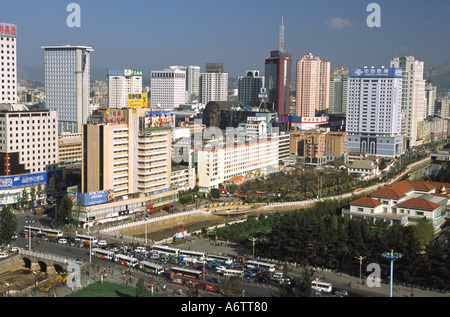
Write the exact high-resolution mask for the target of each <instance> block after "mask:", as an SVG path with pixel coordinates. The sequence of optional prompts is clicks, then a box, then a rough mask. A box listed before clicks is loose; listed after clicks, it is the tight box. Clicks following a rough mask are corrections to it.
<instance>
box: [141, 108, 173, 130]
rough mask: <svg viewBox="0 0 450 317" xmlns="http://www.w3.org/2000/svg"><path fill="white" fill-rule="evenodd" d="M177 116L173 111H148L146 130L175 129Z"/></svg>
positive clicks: (146, 114)
mask: <svg viewBox="0 0 450 317" xmlns="http://www.w3.org/2000/svg"><path fill="white" fill-rule="evenodd" d="M174 126H175V115H174V113H173V111H147V112H146V113H145V127H144V128H145V130H149V129H155V128H173V127H174Z"/></svg>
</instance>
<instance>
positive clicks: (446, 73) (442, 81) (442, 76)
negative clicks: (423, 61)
mask: <svg viewBox="0 0 450 317" xmlns="http://www.w3.org/2000/svg"><path fill="white" fill-rule="evenodd" d="M430 69H431V83H432V85H433V86H436V87H437V90H438V94H442V93H447V90H448V89H450V63H447V64H443V65H441V66H439V67H436V68H435V67H430V68H429V69H427V70H426V71H425V74H424V78H425V79H426V80H430Z"/></svg>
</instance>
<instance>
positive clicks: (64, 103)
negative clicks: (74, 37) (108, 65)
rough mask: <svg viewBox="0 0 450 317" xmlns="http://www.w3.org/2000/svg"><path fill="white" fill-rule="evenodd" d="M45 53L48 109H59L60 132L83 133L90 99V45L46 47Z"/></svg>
mask: <svg viewBox="0 0 450 317" xmlns="http://www.w3.org/2000/svg"><path fill="white" fill-rule="evenodd" d="M42 48H43V49H44V50H45V60H44V63H45V108H46V109H50V110H57V112H58V130H59V132H71V133H78V132H81V125H82V124H84V123H87V118H88V116H89V99H90V98H89V96H90V73H91V72H90V53H91V52H93V49H92V47H89V46H71V45H64V46H42Z"/></svg>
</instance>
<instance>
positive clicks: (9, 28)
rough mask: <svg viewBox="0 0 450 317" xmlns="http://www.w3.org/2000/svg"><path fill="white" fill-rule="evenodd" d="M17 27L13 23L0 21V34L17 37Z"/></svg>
mask: <svg viewBox="0 0 450 317" xmlns="http://www.w3.org/2000/svg"><path fill="white" fill-rule="evenodd" d="M16 35H17V27H16V25H15V24H12V23H1V22H0V36H7V37H16Z"/></svg>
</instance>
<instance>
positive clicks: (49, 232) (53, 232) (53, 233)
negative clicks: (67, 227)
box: [41, 228, 63, 237]
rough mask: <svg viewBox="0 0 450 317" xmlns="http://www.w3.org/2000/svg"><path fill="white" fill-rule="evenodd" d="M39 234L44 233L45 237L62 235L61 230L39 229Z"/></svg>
mask: <svg viewBox="0 0 450 317" xmlns="http://www.w3.org/2000/svg"><path fill="white" fill-rule="evenodd" d="M41 233H44V234H45V235H46V236H47V237H62V236H63V233H62V231H61V230H56V229H44V228H42V229H41Z"/></svg>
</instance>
